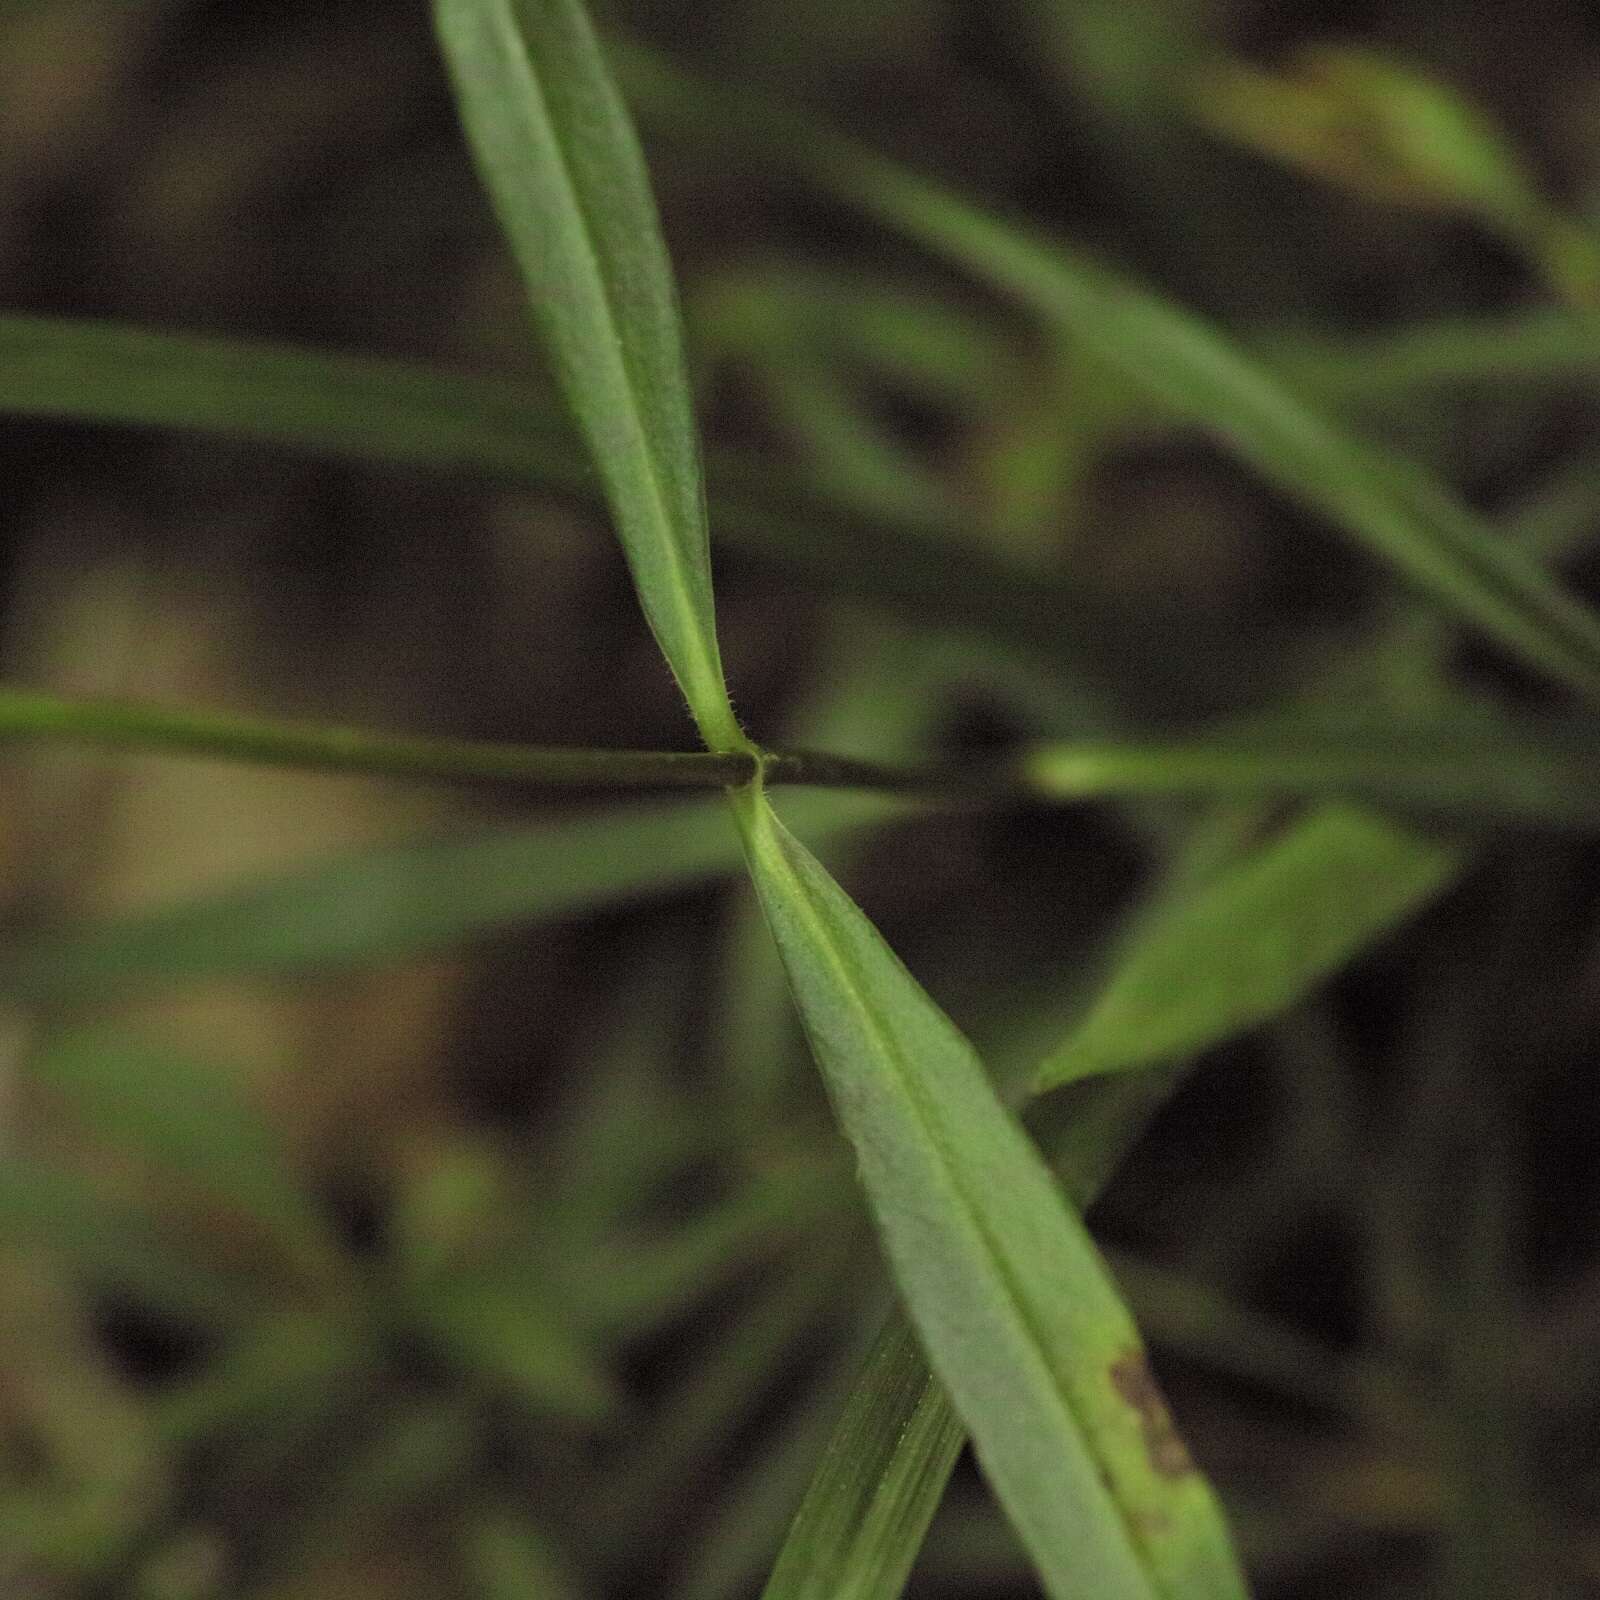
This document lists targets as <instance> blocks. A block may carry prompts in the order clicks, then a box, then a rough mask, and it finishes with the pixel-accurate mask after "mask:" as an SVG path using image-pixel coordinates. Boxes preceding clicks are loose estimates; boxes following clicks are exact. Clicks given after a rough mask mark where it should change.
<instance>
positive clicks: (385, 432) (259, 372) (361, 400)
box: [0, 315, 593, 488]
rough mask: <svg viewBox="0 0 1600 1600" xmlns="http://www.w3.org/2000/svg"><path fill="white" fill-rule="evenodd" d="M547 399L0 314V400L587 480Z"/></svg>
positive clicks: (489, 386) (495, 385) (314, 353)
mask: <svg viewBox="0 0 1600 1600" xmlns="http://www.w3.org/2000/svg"><path fill="white" fill-rule="evenodd" d="M553 403H554V397H553V396H548V395H546V394H545V393H543V392H541V391H540V390H539V389H538V388H536V387H534V386H533V385H531V384H526V383H517V382H513V381H508V380H506V379H503V378H489V377H482V376H478V377H466V376H462V375H460V374H457V373H453V372H446V371H442V370H438V369H435V368H430V367H424V366H419V365H417V364H415V363H413V362H406V361H396V360H393V359H390V358H385V357H378V356H363V355H355V354H350V353H347V352H340V353H334V352H331V351H324V350H315V349H311V348H308V347H304V346H299V345H293V344H275V343H270V342H267V341H264V340H263V341H259V342H257V341H246V340H235V339H221V338H216V337H214V336H211V335H205V334H193V333H181V332H177V331H175V330H173V329H167V328H144V327H138V326H134V325H132V324H129V323H123V322H110V321H103V320H99V319H94V318H76V317H32V316H15V315H13V316H0V409H4V410H5V411H8V412H16V413H20V414H24V415H28V416H41V417H60V418H64V419H69V420H74V421H88V422H107V423H121V424H125V425H128V426H134V427H145V428H149V427H156V428H183V429H192V430H197V431H200V432H204V433H217V434H222V435H225V436H227V437H230V438H236V439H256V440H261V441H263V442H265V443H270V444H279V445H289V446H293V447H295V448H298V449H303V450H310V451H314V452H316V453H317V454H319V455H331V456H338V457H343V458H348V459H352V460H357V461H385V462H393V463H395V464H396V465H401V466H413V467H437V468H443V469H456V470H460V469H463V468H465V469H469V470H472V471H477V472H490V473H494V474H497V475H502V476H506V477H512V478H529V477H536V478H537V480H538V481H539V482H542V483H552V484H555V485H558V486H561V487H572V488H576V487H580V486H582V485H585V484H591V485H592V482H593V478H592V471H591V469H590V468H589V466H588V464H587V463H586V462H585V461H584V460H583V459H582V455H583V452H582V447H581V445H580V444H579V441H578V439H577V438H576V436H575V435H574V434H573V431H572V428H571V426H570V425H569V424H568V422H567V420H566V418H565V417H562V416H557V415H553V414H552V412H553Z"/></svg>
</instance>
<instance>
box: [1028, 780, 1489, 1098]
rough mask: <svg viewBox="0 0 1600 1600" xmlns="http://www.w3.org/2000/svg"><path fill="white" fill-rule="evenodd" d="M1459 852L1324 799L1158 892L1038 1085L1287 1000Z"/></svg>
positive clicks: (1212, 1033) (1399, 911) (1172, 1052)
mask: <svg viewBox="0 0 1600 1600" xmlns="http://www.w3.org/2000/svg"><path fill="white" fill-rule="evenodd" d="M1464 859H1465V852H1464V851H1462V850H1461V849H1460V848H1458V847H1454V846H1452V845H1450V844H1448V843H1446V842H1444V841H1442V840H1435V839H1430V838H1428V837H1427V836H1426V835H1424V834H1420V833H1417V832H1414V831H1412V830H1410V829H1407V828H1405V827H1402V826H1401V825H1400V824H1398V823H1394V822H1390V821H1388V820H1387V819H1385V818H1384V817H1381V816H1379V815H1377V814H1376V813H1375V812H1371V811H1363V810H1358V809H1357V808H1355V807H1353V806H1333V805H1330V806H1323V807H1319V808H1318V809H1317V810H1315V811H1313V812H1311V813H1310V814H1309V815H1307V816H1305V817H1304V818H1301V819H1299V820H1298V821H1296V822H1295V823H1294V824H1293V825H1292V826H1291V827H1290V828H1288V829H1287V830H1286V831H1285V832H1284V833H1283V834H1282V835H1280V836H1279V837H1278V838H1276V839H1273V840H1272V841H1271V842H1270V843H1269V844H1267V845H1266V846H1265V847H1263V848H1262V849H1260V850H1257V851H1254V852H1252V853H1251V854H1250V855H1248V856H1246V857H1245V858H1244V859H1243V860H1241V861H1239V862H1238V863H1237V864H1235V865H1234V866H1231V867H1228V868H1225V869H1224V870H1223V871H1221V872H1220V873H1218V874H1217V875H1216V876H1214V877H1212V878H1210V879H1208V880H1206V881H1205V882H1202V883H1201V884H1200V885H1198V886H1197V887H1195V888H1193V889H1191V890H1188V891H1186V892H1184V893H1182V894H1180V895H1179V896H1178V897H1176V898H1174V899H1172V900H1170V901H1167V902H1161V903H1158V904H1157V906H1156V907H1154V908H1153V909H1152V910H1151V912H1150V913H1149V914H1148V915H1147V916H1146V917H1145V918H1143V919H1141V920H1140V922H1139V923H1138V924H1137V925H1136V927H1135V928H1134V930H1133V931H1132V933H1131V935H1130V937H1129V938H1128V940H1127V941H1126V943H1125V945H1124V948H1123V949H1122V950H1121V951H1120V952H1119V953H1118V955H1117V956H1116V957H1115V960H1114V964H1113V966H1112V970H1111V973H1110V975H1109V978H1108V980H1107V982H1106V984H1105V985H1104V987H1103V988H1102V989H1101V991H1100V994H1099V997H1098V998H1097V999H1096V1001H1095V1003H1094V1004H1093V1006H1091V1008H1090V1010H1089V1012H1088V1014H1087V1015H1086V1016H1085V1018H1084V1020H1083V1022H1082V1023H1081V1024H1080V1025H1079V1026H1078V1027H1077V1028H1076V1029H1074V1030H1073V1032H1072V1033H1071V1034H1070V1035H1069V1036H1068V1038H1067V1039H1066V1040H1064V1041H1063V1043H1062V1044H1061V1046H1060V1048H1059V1049H1057V1050H1055V1051H1054V1052H1053V1053H1052V1054H1051V1055H1050V1057H1049V1058H1048V1059H1047V1060H1046V1061H1045V1062H1044V1063H1043V1064H1042V1065H1041V1066H1040V1068H1039V1072H1038V1076H1037V1078H1036V1079H1035V1085H1034V1086H1035V1088H1037V1089H1050V1088H1054V1087H1055V1086H1057V1085H1059V1084H1063V1083H1068V1082H1070V1081H1072V1080H1073V1079H1074V1078H1080V1077H1084V1076H1086V1075H1088V1074H1090V1073H1096V1072H1110V1071H1114V1070H1118V1069H1123V1068H1129V1067H1141V1066H1146V1065H1149V1064H1150V1063H1152V1062H1157V1061H1166V1060H1173V1059H1176V1058H1178V1057H1181V1056H1184V1055H1192V1054H1194V1053H1196V1052H1197V1051H1200V1050H1205V1049H1208V1048H1210V1047H1211V1046H1213V1045H1216V1044H1220V1043H1221V1042H1222V1041H1223V1040H1225V1039H1229V1038H1232V1037H1233V1036H1234V1035H1236V1034H1239V1033H1242V1032H1243V1031H1244V1030H1245V1029H1247V1028H1251V1027H1255V1026H1258V1025H1259V1024H1261V1023H1263V1022H1265V1021H1267V1020H1268V1019H1269V1018H1271V1017H1274V1016H1276V1015H1278V1014H1279V1013H1281V1012H1283V1011H1285V1010H1287V1009H1288V1008H1289V1007H1290V1006H1291V1005H1293V1004H1294V1003H1295V1002H1296V1001H1297V1000H1299V999H1301V998H1302V997H1303V996H1304V995H1306V994H1307V993H1308V992H1309V991H1310V990H1311V989H1313V988H1314V987H1315V986H1316V985H1317V984H1319V983H1322V982H1324V981H1326V980H1327V979H1328V978H1330V977H1331V976H1332V975H1333V974H1334V973H1335V972H1337V971H1338V970H1339V968H1340V967H1342V966H1343V965H1344V964H1345V963H1346V962H1348V961H1350V960H1351V959H1352V958H1353V957H1355V956H1356V955H1358V954H1359V953H1360V952H1361V951H1362V950H1363V949H1365V948H1366V947H1367V946H1368V945H1370V944H1371V943H1372V942H1373V941H1374V940H1375V939H1377V938H1379V937H1380V936H1381V935H1382V934H1384V933H1386V932H1388V931H1389V930H1391V929H1392V928H1394V927H1395V926H1397V925H1398V924H1400V923H1401V922H1403V921H1404V920H1405V919H1406V918H1407V917H1408V916H1412V915H1414V914H1415V913H1416V912H1417V911H1418V910H1420V908H1421V907H1422V906H1424V905H1426V904H1427V903H1428V901H1429V900H1431V899H1432V898H1433V897H1434V896H1436V895H1438V894H1439V893H1441V892H1442V891H1443V890H1444V889H1445V888H1446V887H1447V886H1448V885H1449V883H1450V882H1451V880H1452V879H1453V878H1454V877H1455V876H1456V874H1457V873H1458V872H1459V871H1460V870H1461V866H1462V864H1463V861H1464Z"/></svg>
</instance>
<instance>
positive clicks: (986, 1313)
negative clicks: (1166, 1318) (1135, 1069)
mask: <svg viewBox="0 0 1600 1600" xmlns="http://www.w3.org/2000/svg"><path fill="white" fill-rule="evenodd" d="M733 799H734V804H735V809H736V813H737V815H738V817H739V821H740V826H741V830H742V832H743V835H744V838H745V843H746V852H747V856H748V859H749V863H750V869H751V873H752V875H753V876H754V878H755V881H756V887H757V889H758V891H759V892H760V895H761V899H762V905H763V908H764V909H765V911H766V913H767V918H768V921H769V923H770V924H771V927H772V930H773V934H774V937H775V938H776V940H777V943H778V948H779V950H780V952H781V953H782V955H783V957H784V962H785V966H786V967H787V969H788V972H789V977H790V983H791V985H792V986H793V988H794V991H795V997H796V1001H797V1003H798V1005H799V1008H800V1013H801V1017H802V1019H803V1021H804V1023H805V1025H806V1031H807V1033H808V1035H809V1036H810V1038H811V1042H812V1048H813V1050H814V1052H815V1054H816V1056H817V1060H818V1063H819V1065H820V1066H821V1068H822V1070H823V1074H824V1077H825V1078H826V1080H827V1082H828V1086H829V1090H830V1094H831V1096H832V1099H833V1103H834V1107H835V1110H836V1112H837V1114H838V1116H839V1118H840V1121H841V1123H842V1124H843V1126H844V1129H845V1132H846V1133H847V1135H848V1136H849V1138H850V1140H851V1143H852V1144H853V1145H854V1147H855V1150H856V1154H857V1157H858V1160H859V1162H860V1168H861V1179H862V1184H863V1187H864V1188H865V1190H866V1192H867V1196H868V1199H869V1201H870V1203H871V1205H872V1208H873V1211H874V1214H875V1216H876V1218H877V1221H878V1225H879V1228H880V1230H881V1232H882V1235H883V1239H884V1243H885V1246H886V1249H887V1253H888V1255H889V1258H890V1261H891V1264H892V1265H893V1267H894V1270H895V1275H896V1279H897V1281H898V1283H899V1286H900V1289H901V1292H902V1293H903V1294H904V1296H905V1299H906V1302H907V1305H908V1307H909V1309H910V1312H911V1315H912V1317H913V1319H914V1320H915V1321H916V1323H917V1326H918V1329H919V1332H920V1333H921V1335H922V1337H923V1339H924V1341H925V1343H926V1344H927V1346H928V1350H929V1354H930V1357H931V1358H932V1360H933V1362H934V1364H935V1366H936V1368H937V1369H938V1370H939V1372H940V1376H941V1377H942V1378H943V1380H944V1382H945V1383H946V1385H947V1386H948V1387H949V1389H950V1392H951V1395H952V1398H953V1399H954V1401H955V1405H956V1409H957V1411H958V1412H960V1413H961V1415H962V1417H963V1419H964V1420H965V1421H966V1422H967V1424H968V1426H969V1427H970V1428H971V1430H972V1433H973V1438H974V1442H975V1444H976V1447H977V1451H978V1455H979V1459H980V1460H981V1461H982V1462H983V1464H984V1468H985V1471H986V1473H987V1475H988V1477H989V1479H990V1482H991V1483H992V1484H993V1485H994V1488H995V1491H996V1494H997V1496H998V1498H999V1500H1000V1502H1001V1504H1002V1505H1003V1506H1004V1507H1005V1509H1006V1511H1007V1514H1008V1515H1009V1516H1010V1518H1011V1519H1012V1521H1013V1523H1014V1524H1015V1525H1016V1527H1017V1529H1018V1531H1019V1533H1020V1534H1021V1535H1022V1538H1023V1541H1024V1543H1025V1544H1026V1545H1027V1547H1028V1549H1029V1552H1030V1554H1031V1555H1032V1557H1033V1559H1034V1561H1035V1562H1036V1564H1037V1566H1038V1568H1039V1571H1040V1575H1041V1577H1042V1578H1043V1580H1044V1582H1045V1585H1046V1587H1047V1589H1048V1590H1049V1591H1050V1592H1051V1593H1052V1594H1054V1595H1059V1596H1062V1597H1066V1596H1078V1595H1082V1594H1085V1593H1088V1594H1093V1595H1096V1596H1097V1597H1105V1600H1111V1597H1112V1596H1117V1595H1128V1596H1130V1597H1135V1596H1137V1597H1140V1600H1144V1597H1149V1596H1154V1595H1159V1594H1176V1593H1179V1592H1187V1593H1191V1594H1196V1595H1200V1594H1204V1595H1215V1596H1234V1595H1242V1594H1243V1592H1244V1590H1243V1580H1242V1578H1241V1577H1240V1575H1239V1573H1238V1569H1237V1566H1236V1564H1235V1561H1234V1557H1233V1554H1232V1550H1231V1548H1230V1545H1229V1540H1228V1535H1227V1531H1226V1529H1225V1527H1224V1525H1223V1522H1222V1518H1221V1513H1220V1511H1219V1510H1218V1509H1217V1506H1216V1504H1215V1502H1214V1500H1213V1499H1212V1497H1211V1491H1210V1489H1209V1486H1208V1485H1207V1484H1206V1483H1205V1481H1204V1480H1203V1479H1202V1478H1201V1477H1200V1475H1199V1474H1198V1472H1196V1471H1195V1469H1194V1466H1193V1463H1192V1462H1191V1461H1190V1460H1189V1459H1188V1456H1187V1452H1186V1451H1185V1450H1184V1449H1183V1446H1182V1444H1181V1442H1180V1441H1179V1440H1178V1437H1177V1434H1176V1432H1175V1431H1174V1430H1173V1427H1172V1423H1171V1419H1170V1417H1169V1416H1168V1414H1167V1412H1166V1409H1165V1406H1164V1403H1163V1402H1162V1401H1161V1400H1160V1398H1159V1395H1158V1393H1157V1391H1156V1389H1155V1385H1154V1381H1153V1380H1152V1379H1151V1378H1150V1376H1149V1371H1148V1368H1147V1366H1146V1365H1145V1362H1144V1357H1143V1354H1142V1351H1141V1348H1140V1344H1139V1339H1138V1334H1137V1331H1136V1330H1135V1328H1134V1326H1133V1323H1132V1320H1131V1319H1130V1318H1129V1317H1128V1315H1127V1313H1126V1311H1125V1310H1124V1309H1123V1307H1122V1304H1121V1302H1120V1300H1118V1298H1117V1296H1116V1293H1115V1291H1114V1290H1113V1289H1112V1287H1111V1285H1110V1281H1109V1279H1108V1278H1107V1276H1106V1274H1105V1271H1104V1269H1103V1267H1102V1266H1101V1264H1100V1261H1099V1258H1098V1257H1097V1255H1096V1254H1095V1251H1094V1247H1093V1246H1092V1245H1091V1244H1090V1242H1089V1238H1088V1235H1087V1233H1086V1232H1085V1231H1084V1229H1083V1226H1082V1224H1081V1222H1079V1221H1078V1219H1077V1218H1076V1217H1075V1216H1074V1214H1073V1213H1072V1212H1071V1211H1070V1210H1069V1209H1068V1208H1067V1206H1066V1205H1065V1204H1064V1203H1063V1201H1062V1198H1061V1195H1060V1192H1059V1190H1058V1189H1057V1188H1056V1187H1055V1185H1054V1183H1053V1182H1052V1181H1051V1179H1050V1177H1049V1175H1048V1173H1047V1171H1046V1170H1045V1168H1044V1165H1043V1163H1042V1162H1041V1161H1040V1159H1039V1156H1038V1153H1037V1151H1036V1150H1035V1149H1034V1147H1033V1146H1032V1144H1031V1143H1030V1142H1029V1141H1028V1140H1027V1138H1026V1136H1025V1135H1024V1134H1023V1133H1022V1132H1021V1130H1020V1129H1019V1128H1018V1127H1017V1126H1016V1124H1015V1123H1014V1122H1013V1121H1012V1120H1011V1119H1010V1118H1009V1117H1008V1116H1007V1114H1006V1113H1005V1111H1004V1109H1003V1108H1002V1107H1001V1105H1000V1103H999V1101H998V1099H997V1098H996V1097H995V1094H994V1091H993V1089H992V1088H991V1087H990V1085H989V1083H988V1081H987V1078H986V1077H985V1075H984V1072H983V1068H982V1065H981V1063H980V1062H979V1061H978V1060H977V1057H976V1056H975V1055H974V1054H973V1052H972V1049H971V1047H970V1046H969V1045H968V1044H967V1043H966V1041H965V1040H964V1039H962V1038H961V1036H960V1035H959V1034H958V1033H957V1032H956V1031H955V1029H954V1028H953V1027H952V1026H951V1024H950V1023H949V1021H948V1020H947V1019H946V1018H945V1017H944V1015H943V1014H942V1013H941V1012H940V1011H939V1010H938V1009H937V1008H936V1007H935V1006H934V1005H933V1003H932V1002H931V1001H930V1000H929V999H928V998H927V996H926V995H925V994H924V993H923V992H922V990H921V989H920V988H919V987H918V986H917V984H916V982H915V980H914V979H912V978H911V977H910V976H909V974H908V973H907V972H906V970H905V968H904V967H903V966H901V965H900V963H899V961H898V960H897V959H896V958H895V957H894V955H893V953H892V952H891V951H889V949H888V947H887V946H885V945H884V944H883V942H882V940H881V939H880V938H879V937H878V935H877V933H876V931H875V930H874V929H873V928H872V926H871V924H870V923H868V922H867V920H866V919H865V918H864V917H863V916H862V915H861V913H860V911H858V910H857V909H856V907H855V906H854V905H853V904H852V903H851V902H850V901H849V899H848V898H847V897H846V896H845V895H844V894H843V892H842V891H841V890H840V889H839V888H838V887H837V885H835V884H834V883H833V881H832V879H830V878H829V877H828V876H827V874H826V873H825V872H824V871H823V870H822V868H821V867H820V866H818V865H817V863H816V862H815V860H814V859H813V858H811V857H810V856H809V855H808V854H807V853H806V852H805V851H804V850H803V849H802V847H801V846H800V845H799V844H798V843H797V842H796V841H795V840H794V839H793V838H792V837H791V836H790V835H788V833H787V832H786V831H785V830H784V829H783V827H782V825H781V824H780V823H779V822H778V821H777V819H776V817H774V816H773V814H772V812H771V810H770V809H769V808H768V807H767V805H766V802H765V799H764V797H763V796H762V795H761V793H760V792H759V791H751V790H745V791H735V792H734V795H733Z"/></svg>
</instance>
